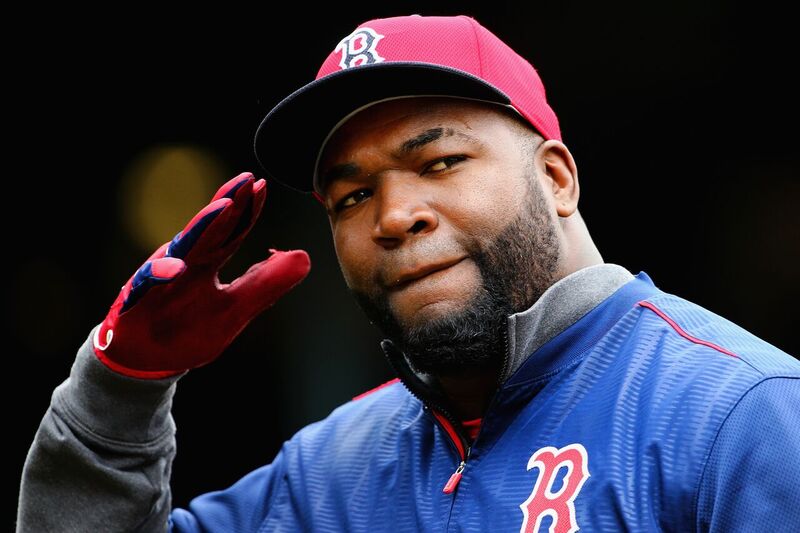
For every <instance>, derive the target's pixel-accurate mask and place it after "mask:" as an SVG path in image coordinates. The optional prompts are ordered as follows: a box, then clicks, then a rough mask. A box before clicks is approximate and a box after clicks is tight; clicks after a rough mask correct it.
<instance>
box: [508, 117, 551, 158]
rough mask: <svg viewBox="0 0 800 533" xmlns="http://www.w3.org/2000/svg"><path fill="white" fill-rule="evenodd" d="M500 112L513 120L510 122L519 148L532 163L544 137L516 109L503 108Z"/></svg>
mask: <svg viewBox="0 0 800 533" xmlns="http://www.w3.org/2000/svg"><path fill="white" fill-rule="evenodd" d="M500 110H501V112H502V113H503V114H505V115H506V116H507V117H508V118H509V119H511V120H509V121H508V122H509V124H510V125H511V128H512V129H513V133H514V137H515V138H516V139H517V141H518V143H519V148H520V151H521V153H522V155H523V157H524V158H525V159H527V160H528V161H532V160H533V154H534V153H535V152H536V149H537V148H539V145H540V144H542V143H543V142H544V140H545V139H544V136H543V135H542V134H541V133H539V131H538V130H537V129H536V128H534V127H533V125H532V124H531V123H530V122H528V120H527V119H525V117H523V116H522V115H520V114H519V113H518V112H517V111H515V110H514V109H511V108H509V107H505V106H503V107H501V108H500Z"/></svg>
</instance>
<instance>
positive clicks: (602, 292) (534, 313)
mask: <svg viewBox="0 0 800 533" xmlns="http://www.w3.org/2000/svg"><path fill="white" fill-rule="evenodd" d="M633 279H634V276H633V274H631V273H630V272H629V271H628V270H627V269H626V268H624V267H621V266H619V265H614V264H611V263H602V264H599V265H592V266H589V267H586V268H583V269H581V270H578V271H576V272H573V273H572V274H570V275H568V276H566V277H564V278H562V279H560V280H559V281H557V282H556V283H554V284H553V285H551V286H550V287H549V288H548V289H547V290H546V291H545V292H544V294H542V296H541V297H540V298H539V299H538V300H537V301H536V302H535V303H534V304H533V305H532V306H531V307H529V308H528V309H526V310H525V311H521V312H519V313H515V314H513V315H511V316H509V317H508V343H509V344H508V354H507V355H508V363H507V365H506V368H505V371H504V372H503V375H502V376H501V378H500V383H501V384H502V383H505V382H506V381H507V380H508V378H509V377H511V375H512V374H514V372H516V371H517V369H519V367H520V366H521V365H522V364H523V363H524V362H525V361H526V360H527V359H528V358H529V357H530V355H531V354H532V353H534V352H535V351H536V350H537V349H538V348H539V347H541V346H543V345H544V344H546V343H547V342H548V341H549V340H550V339H552V338H554V337H555V336H556V335H558V334H559V333H561V332H562V331H564V330H565V329H567V328H568V327H569V326H571V325H572V324H574V323H575V322H577V321H578V320H579V319H580V318H581V317H582V316H584V315H585V314H586V313H588V312H589V311H590V310H592V309H593V308H595V307H596V306H597V304H599V303H600V302H602V301H603V300H605V299H606V298H608V297H609V296H611V294H612V293H614V292H616V290H617V289H619V288H620V287H622V286H623V285H624V284H626V283H628V282H629V281H631V280H633ZM548 364H549V362H548V361H536V366H547V365H548Z"/></svg>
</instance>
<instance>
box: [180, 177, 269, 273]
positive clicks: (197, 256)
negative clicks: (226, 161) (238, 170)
mask: <svg viewBox="0 0 800 533" xmlns="http://www.w3.org/2000/svg"><path fill="white" fill-rule="evenodd" d="M253 181H254V179H253V177H252V175H250V177H249V178H247V179H245V181H244V183H243V184H242V185H241V186H238V187H235V190H234V189H231V190H230V191H229V192H230V193H231V194H232V195H233V197H232V198H227V197H223V198H220V199H218V200H215V201H214V202H230V203H229V204H228V205H226V206H225V208H224V209H223V210H222V212H220V213H219V216H217V217H215V218H213V219H212V220H210V222H209V223H208V225H207V227H205V228H202V231H201V232H200V235H198V236H197V237H196V239H195V240H194V242H193V243H191V245H190V246H189V249H188V250H187V251H186V252H185V255H183V260H184V261H186V263H187V264H188V265H189V266H190V267H191V265H201V264H202V265H211V266H215V267H217V268H219V267H220V266H221V265H222V263H224V262H225V261H226V260H227V259H228V258H229V257H230V256H231V255H232V254H233V253H234V251H235V250H236V248H238V244H237V245H236V246H233V245H231V242H230V236H231V234H232V233H234V232H236V231H237V228H238V227H239V224H240V223H241V220H242V218H243V217H244V218H245V223H246V222H249V220H250V213H251V211H252V208H253V206H252V201H253V186H252V184H253ZM214 202H212V204H210V205H214ZM245 227H246V226H245ZM239 231H241V230H239ZM179 240H182V237H181V238H180V239H179ZM234 241H235V242H237V243H240V241H237V240H236V239H234ZM226 243H227V244H228V245H229V246H224V244H226Z"/></svg>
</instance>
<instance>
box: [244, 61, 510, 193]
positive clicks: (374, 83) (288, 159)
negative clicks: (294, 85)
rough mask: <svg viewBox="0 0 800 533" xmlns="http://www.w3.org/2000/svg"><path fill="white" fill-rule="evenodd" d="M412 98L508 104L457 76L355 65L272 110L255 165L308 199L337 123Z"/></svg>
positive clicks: (261, 130)
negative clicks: (371, 106) (383, 104)
mask: <svg viewBox="0 0 800 533" xmlns="http://www.w3.org/2000/svg"><path fill="white" fill-rule="evenodd" d="M416 95H425V96H455V97H461V98H473V99H476V100H484V101H488V102H495V103H498V104H503V105H508V104H510V99H509V98H508V96H506V95H505V93H503V92H502V91H500V90H499V89H497V88H496V87H494V86H492V85H491V84H489V83H487V82H486V81H484V80H482V79H480V78H478V77H477V76H474V75H472V74H470V73H468V72H464V71H462V70H458V69H454V68H450V67H445V66H442V65H435V64H430V63H417V62H397V61H391V62H383V63H372V64H369V65H361V66H358V67H352V68H348V69H344V70H341V71H337V72H334V73H333V74H329V75H327V76H325V77H322V78H319V79H317V80H314V81H312V82H311V83H308V84H307V85H304V86H303V87H301V88H300V89H298V90H296V91H295V92H293V93H292V94H290V95H289V96H287V97H286V98H284V99H283V100H282V101H281V102H280V103H278V105H276V106H275V107H274V108H272V110H271V111H270V112H269V113H268V114H267V116H266V117H264V119H263V120H262V121H261V124H260V125H259V126H258V129H257V130H256V135H255V140H254V143H253V145H254V149H255V154H256V159H257V160H258V163H259V164H260V165H261V167H262V168H263V169H264V171H265V172H266V173H267V176H268V177H269V178H272V179H274V180H276V181H278V182H280V183H282V184H284V185H286V186H287V187H290V188H292V189H295V190H296V191H299V192H303V193H310V192H312V191H313V190H314V187H313V176H314V170H315V168H314V167H315V165H316V163H317V157H318V155H319V150H320V148H321V146H322V143H323V142H324V141H325V140H326V139H327V137H328V134H329V133H330V132H331V130H332V129H333V128H334V127H335V126H336V125H337V124H339V122H341V120H342V119H343V118H345V117H346V116H347V115H349V114H350V113H352V112H353V111H355V110H356V109H359V108H361V107H363V106H365V105H367V104H369V103H371V102H376V101H379V100H385V99H388V98H393V97H399V96H416Z"/></svg>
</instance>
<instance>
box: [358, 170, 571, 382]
mask: <svg viewBox="0 0 800 533" xmlns="http://www.w3.org/2000/svg"><path fill="white" fill-rule="evenodd" d="M529 172H530V175H529V176H527V177H526V178H527V179H526V183H528V187H527V199H526V202H525V205H524V206H523V209H522V210H521V212H520V213H519V214H518V215H517V217H516V218H515V219H514V220H512V221H511V222H510V223H509V224H508V225H506V227H505V228H504V229H503V230H502V231H501V232H500V233H499V235H497V236H496V237H495V238H494V239H493V240H491V241H490V242H489V243H488V245H480V244H478V245H476V250H475V251H474V252H473V253H472V254H471V258H472V259H473V260H474V261H475V263H476V265H477V267H478V269H479V272H480V275H481V283H480V286H479V288H478V290H477V291H476V293H475V294H474V295H473V297H472V298H471V300H470V301H469V302H467V303H466V304H465V305H464V308H463V309H462V310H461V311H460V312H456V313H450V314H448V315H445V316H441V317H438V318H436V319H434V320H430V321H427V322H425V323H423V324H421V325H418V326H413V327H404V326H403V325H402V324H401V323H400V322H399V321H398V319H397V317H396V316H395V315H394V313H393V312H392V309H391V307H390V306H389V303H388V300H387V297H386V294H385V293H382V292H381V293H378V294H376V295H369V294H367V293H365V292H362V291H359V290H354V289H352V288H351V289H350V292H351V294H353V296H354V298H355V299H356V301H357V302H358V304H359V306H360V307H361V308H362V310H363V311H364V312H365V314H366V315H367V317H368V318H369V320H370V322H372V323H373V324H374V325H376V326H377V327H378V328H379V329H380V330H381V332H382V333H383V334H384V335H385V336H386V337H387V338H389V339H390V340H392V341H393V342H394V343H395V345H396V346H397V347H398V348H400V350H402V352H403V353H404V354H405V356H406V359H407V360H408V362H409V364H410V366H411V367H412V368H413V369H414V370H415V371H416V372H418V373H419V372H421V373H425V374H431V375H434V376H437V377H442V376H448V377H453V376H467V375H474V374H477V373H484V372H487V371H492V370H494V371H499V369H500V364H501V363H502V362H503V361H504V359H505V356H506V350H507V348H506V335H507V328H508V316H509V315H512V314H514V313H517V312H519V311H523V310H525V309H527V308H529V307H530V306H532V305H533V304H534V303H535V302H536V301H537V300H538V299H539V298H540V297H541V295H542V294H543V293H544V291H546V290H547V288H548V287H550V285H552V284H553V283H554V282H555V281H556V276H557V269H558V263H559V258H560V249H559V241H558V233H557V228H556V223H555V222H554V221H553V219H552V218H551V216H550V214H549V212H548V205H547V202H546V200H545V198H544V194H543V193H544V191H543V190H542V187H541V185H540V184H539V181H538V179H537V178H536V175H535V172H534V171H533V169H529Z"/></svg>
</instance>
